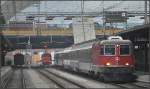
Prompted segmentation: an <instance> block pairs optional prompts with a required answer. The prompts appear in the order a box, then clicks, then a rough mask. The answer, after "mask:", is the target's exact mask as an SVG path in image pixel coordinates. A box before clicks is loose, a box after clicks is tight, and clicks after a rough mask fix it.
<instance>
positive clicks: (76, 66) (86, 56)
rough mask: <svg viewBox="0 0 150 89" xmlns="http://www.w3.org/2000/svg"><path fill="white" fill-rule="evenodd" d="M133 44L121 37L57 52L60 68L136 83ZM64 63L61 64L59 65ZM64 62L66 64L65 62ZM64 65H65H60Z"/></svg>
mask: <svg viewBox="0 0 150 89" xmlns="http://www.w3.org/2000/svg"><path fill="white" fill-rule="evenodd" d="M132 48H133V47H132V42H131V41H130V40H123V39H122V38H121V37H120V36H111V37H108V39H107V40H99V41H97V40H96V41H92V42H88V43H83V44H77V45H74V46H72V48H71V49H70V48H69V50H68V49H67V48H66V49H65V50H64V51H62V52H58V53H55V55H54V59H55V61H56V64H57V65H61V66H64V68H68V69H72V70H74V71H77V72H84V73H88V74H90V75H93V76H97V77H99V78H100V79H103V80H105V81H130V80H133V78H135V77H133V75H132V74H133V71H134V55H133V52H132ZM59 61H60V62H59ZM62 62H63V63H62ZM59 63H61V64H59Z"/></svg>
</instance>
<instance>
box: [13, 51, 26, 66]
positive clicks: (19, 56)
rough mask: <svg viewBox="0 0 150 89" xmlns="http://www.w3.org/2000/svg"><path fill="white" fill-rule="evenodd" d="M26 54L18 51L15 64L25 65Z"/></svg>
mask: <svg viewBox="0 0 150 89" xmlns="http://www.w3.org/2000/svg"><path fill="white" fill-rule="evenodd" d="M24 64H25V63H24V55H23V54H20V53H17V54H15V55H14V65H15V66H18V65H24Z"/></svg>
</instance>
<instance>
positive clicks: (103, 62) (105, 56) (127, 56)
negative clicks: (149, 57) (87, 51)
mask: <svg viewBox="0 0 150 89" xmlns="http://www.w3.org/2000/svg"><path fill="white" fill-rule="evenodd" d="M92 63H93V66H94V67H95V70H97V71H98V72H97V73H96V74H99V76H101V77H103V78H105V80H107V79H109V77H110V78H111V79H112V80H114V79H115V80H117V78H118V80H121V79H125V78H127V79H129V78H130V77H129V76H128V75H131V73H132V72H133V70H134V56H133V52H132V42H131V41H129V40H122V39H121V38H120V39H119V40H118V39H112V38H110V39H109V40H103V41H100V42H99V43H95V44H93V46H92ZM93 72H94V73H95V71H93V70H92V73H93ZM104 76H105V77H104ZM115 76H117V77H115ZM122 77H123V78H122ZM113 78H114V79H113Z"/></svg>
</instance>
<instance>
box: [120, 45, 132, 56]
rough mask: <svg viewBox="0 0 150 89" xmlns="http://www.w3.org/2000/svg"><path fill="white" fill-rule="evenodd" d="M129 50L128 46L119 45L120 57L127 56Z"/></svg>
mask: <svg viewBox="0 0 150 89" xmlns="http://www.w3.org/2000/svg"><path fill="white" fill-rule="evenodd" d="M129 54H130V49H129V45H120V55H129Z"/></svg>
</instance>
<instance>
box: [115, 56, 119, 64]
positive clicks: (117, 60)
mask: <svg viewBox="0 0 150 89" xmlns="http://www.w3.org/2000/svg"><path fill="white" fill-rule="evenodd" d="M115 60H116V64H117V65H119V60H120V58H119V57H115Z"/></svg>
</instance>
